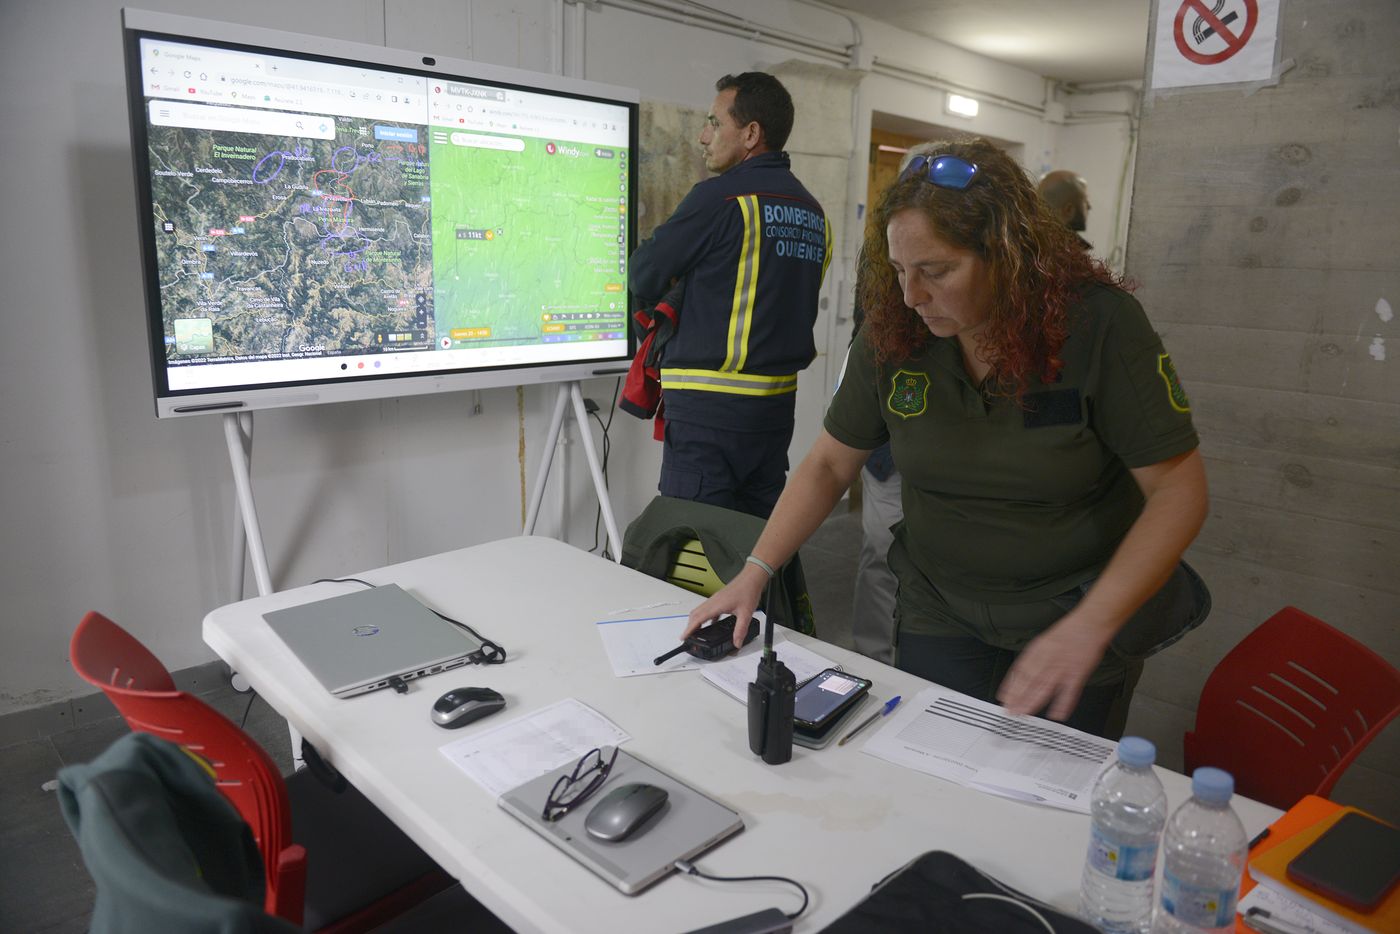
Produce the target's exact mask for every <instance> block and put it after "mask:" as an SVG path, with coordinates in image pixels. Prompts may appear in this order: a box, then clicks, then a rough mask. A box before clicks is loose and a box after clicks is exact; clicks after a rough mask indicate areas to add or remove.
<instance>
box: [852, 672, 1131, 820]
mask: <svg viewBox="0 0 1400 934" xmlns="http://www.w3.org/2000/svg"><path fill="white" fill-rule="evenodd" d="M889 720H890V722H888V723H886V724H885V725H884V726H883V727H882V728H881V729H880V732H879V733H878V734H876V735H875V736H874V737H872V738H871V740H870V741H869V742H867V743H866V744H865V747H864V750H863V751H864V752H867V753H870V754H871V755H873V756H879V757H880V758H881V759H887V760H888V761H890V762H893V763H895V764H896V765H903V766H907V767H908V768H911V769H916V770H918V771H920V772H927V773H928V774H930V775H936V776H938V777H939V778H946V779H948V780H949V781H953V782H957V783H958V784H959V785H966V786H968V787H969V788H976V789H978V790H980V791H985V792H988V793H990V794H994V795H1001V796H1003V797H1007V798H1015V799H1018V800H1021V801H1030V802H1033V803H1035V804H1044V805H1047V806H1050V807H1057V808H1064V809H1066V810H1069V811H1078V812H1079V813H1081V814H1088V813H1089V792H1090V790H1091V789H1092V788H1093V786H1094V779H1095V778H1097V777H1098V774H1099V772H1100V771H1102V770H1103V768H1104V766H1105V765H1107V764H1108V762H1109V760H1110V758H1111V757H1112V756H1113V752H1114V750H1115V749H1116V748H1117V744H1116V743H1114V742H1112V741H1111V740H1106V739H1102V738H1100V737H1098V736H1093V735H1091V734H1089V733H1084V732H1081V731H1079V730H1075V729H1071V728H1069V727H1067V726H1065V725H1064V724H1061V723H1056V722H1054V721H1053V720H1042V719H1041V718H1039V717H1024V716H1022V717H1018V716H1011V715H1010V714H1008V713H1007V712H1006V711H1005V710H1004V709H1003V708H1001V707H998V706H997V705H995V704H988V703H984V702H983V701H979V700H975V699H973V698H971V697H968V696H967V695H966V694H959V693H958V692H957V691H950V690H948V689H947V688H940V687H932V688H928V689H926V690H924V691H921V692H919V694H918V696H917V697H915V698H914V703H912V704H908V703H906V704H904V705H903V706H902V707H901V709H899V710H897V711H896V712H895V713H893V714H891V715H890V717H889Z"/></svg>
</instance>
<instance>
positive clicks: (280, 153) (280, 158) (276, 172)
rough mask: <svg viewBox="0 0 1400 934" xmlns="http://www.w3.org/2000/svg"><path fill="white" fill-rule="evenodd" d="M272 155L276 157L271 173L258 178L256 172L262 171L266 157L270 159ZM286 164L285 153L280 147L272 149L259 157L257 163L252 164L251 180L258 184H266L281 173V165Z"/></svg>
mask: <svg viewBox="0 0 1400 934" xmlns="http://www.w3.org/2000/svg"><path fill="white" fill-rule="evenodd" d="M273 156H276V157H277V168H275V169H273V170H272V174H271V175H269V176H268V177H267V178H258V172H260V171H262V167H263V164H264V163H265V162H267V160H268V159H271V158H272V157H273ZM286 164H287V153H285V152H283V151H282V150H280V149H275V150H273V151H272V152H270V153H268V154H267V155H265V156H263V157H262V158H261V159H259V160H258V164H257V165H255V166H253V181H255V182H257V183H258V184H259V185H266V184H267V183H268V182H270V181H272V180H273V179H274V178H276V177H277V176H278V175H279V174H280V173H281V171H282V166H284V165H286Z"/></svg>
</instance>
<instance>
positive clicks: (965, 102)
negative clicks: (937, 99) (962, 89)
mask: <svg viewBox="0 0 1400 934" xmlns="http://www.w3.org/2000/svg"><path fill="white" fill-rule="evenodd" d="M943 108H944V109H945V110H947V111H948V113H950V114H956V115H957V116H959V117H975V116H977V101H976V99H975V98H971V97H963V96H962V95H961V94H949V95H948V99H947V101H946V102H945V103H944V105H943Z"/></svg>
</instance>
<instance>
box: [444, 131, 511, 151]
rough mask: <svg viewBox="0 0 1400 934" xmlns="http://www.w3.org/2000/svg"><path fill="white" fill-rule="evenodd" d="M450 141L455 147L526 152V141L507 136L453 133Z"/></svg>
mask: <svg viewBox="0 0 1400 934" xmlns="http://www.w3.org/2000/svg"><path fill="white" fill-rule="evenodd" d="M449 139H451V140H452V145H453V146H470V147H472V148H473V149H503V150H505V151H507V152H524V151H525V141H524V140H523V139H514V138H512V137H506V136H478V135H477V134H475V133H453V134H452V135H451V136H450V137H449Z"/></svg>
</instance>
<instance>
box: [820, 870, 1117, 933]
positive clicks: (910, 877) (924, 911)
mask: <svg viewBox="0 0 1400 934" xmlns="http://www.w3.org/2000/svg"><path fill="white" fill-rule="evenodd" d="M901 931H908V932H910V934H914V932H918V934H1095V930H1094V927H1093V925H1091V924H1089V923H1088V922H1087V921H1083V920H1081V919H1079V918H1076V917H1074V916H1073V915H1070V914H1066V913H1065V912H1063V911H1061V910H1060V909H1058V908H1055V907H1052V906H1050V905H1047V904H1045V903H1044V902H1041V901H1037V900H1036V899H1034V898H1031V897H1030V896H1028V895H1024V894H1022V893H1020V892H1018V891H1016V890H1015V889H1013V888H1010V887H1009V886H1006V885H1003V884H1002V883H1000V882H998V881H997V880H996V879H993V878H992V877H991V876H989V875H987V874H986V873H983V872H980V871H979V870H977V869H975V868H973V867H972V866H970V865H968V864H967V863H965V862H963V861H962V860H961V859H959V858H958V857H956V856H954V855H953V854H952V853H944V852H943V851H941V850H934V851H932V852H929V853H925V854H923V855H922V856H920V857H918V858H917V859H915V860H914V861H913V862H911V863H908V864H907V865H905V866H904V867H902V868H900V869H898V870H896V871H895V872H893V873H891V874H890V875H888V876H886V877H885V878H884V879H883V880H882V881H881V882H879V883H878V884H877V885H876V886H875V888H874V889H873V890H871V892H870V894H869V895H867V896H866V897H865V898H864V900H862V901H861V902H860V904H858V905H856V906H855V907H854V908H852V909H851V910H850V911H848V912H846V913H845V914H844V915H842V916H841V917H839V918H837V919H836V920H835V921H834V922H832V924H831V925H829V926H828V927H827V928H825V932H824V934H898V932H901Z"/></svg>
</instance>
